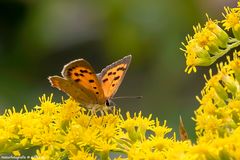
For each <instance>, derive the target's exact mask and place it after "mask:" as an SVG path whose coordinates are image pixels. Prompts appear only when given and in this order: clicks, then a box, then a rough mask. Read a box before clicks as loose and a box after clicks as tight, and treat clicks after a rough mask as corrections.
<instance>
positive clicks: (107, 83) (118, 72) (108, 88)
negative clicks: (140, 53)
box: [98, 55, 132, 99]
mask: <svg viewBox="0 0 240 160" xmlns="http://www.w3.org/2000/svg"><path fill="white" fill-rule="evenodd" d="M131 59H132V56H131V55H128V56H126V57H124V58H122V59H120V60H118V61H116V62H114V63H112V64H111V65H108V66H107V67H106V68H104V69H103V70H102V71H101V73H100V74H98V78H99V80H100V81H101V83H102V89H103V92H104V95H105V97H106V98H107V99H110V98H111V97H113V96H114V95H115V93H116V92H117V90H118V88H119V86H120V84H121V83H122V80H123V78H124V76H125V74H126V72H127V69H128V67H129V65H130V63H131Z"/></svg>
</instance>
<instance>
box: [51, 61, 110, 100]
mask: <svg viewBox="0 0 240 160" xmlns="http://www.w3.org/2000/svg"><path fill="white" fill-rule="evenodd" d="M62 75H63V79H65V80H67V81H70V82H67V83H68V84H66V85H65V86H63V85H61V82H60V83H56V82H55V85H53V86H54V87H56V88H60V89H61V90H63V91H64V92H66V93H68V94H69V95H70V96H72V97H73V98H74V99H76V100H78V99H81V98H75V97H76V95H79V96H83V97H84V96H87V97H88V98H83V99H84V100H85V101H87V103H88V102H89V103H93V104H105V102H106V97H105V96H104V92H103V89H102V86H101V83H100V82H99V80H98V78H97V75H96V74H95V72H94V70H93V68H92V66H91V65H90V64H89V63H88V62H87V61H86V60H84V59H78V60H74V61H71V62H70V63H68V64H66V65H65V66H64V68H63V70H62ZM57 80H58V81H62V80H59V79H57ZM50 82H51V79H50ZM63 82H66V81H63ZM51 83H52V84H54V83H53V82H51ZM57 84H58V85H57ZM67 86H68V87H67ZM69 86H71V89H69ZM63 87H64V88H63ZM67 88H68V89H67ZM74 88H78V89H74ZM72 90H75V91H72ZM76 90H81V93H80V94H79V93H75V92H77V91H76ZM84 94H85V95H84ZM80 102H81V101H80Z"/></svg>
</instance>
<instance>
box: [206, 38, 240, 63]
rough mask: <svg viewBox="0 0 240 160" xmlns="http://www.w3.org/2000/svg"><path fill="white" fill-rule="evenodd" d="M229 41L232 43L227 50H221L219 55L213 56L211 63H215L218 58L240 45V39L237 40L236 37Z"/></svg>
mask: <svg viewBox="0 0 240 160" xmlns="http://www.w3.org/2000/svg"><path fill="white" fill-rule="evenodd" d="M228 42H229V43H231V44H230V45H228V47H227V48H226V49H225V50H222V51H221V52H219V53H218V54H217V55H215V56H213V57H212V58H211V59H212V62H211V63H210V65H211V64H213V63H214V62H215V61H216V60H217V59H218V58H220V57H222V56H224V55H225V54H226V53H228V52H229V51H230V50H231V49H233V48H236V47H238V46H239V45H240V41H239V40H237V39H236V38H231V39H229V41H228Z"/></svg>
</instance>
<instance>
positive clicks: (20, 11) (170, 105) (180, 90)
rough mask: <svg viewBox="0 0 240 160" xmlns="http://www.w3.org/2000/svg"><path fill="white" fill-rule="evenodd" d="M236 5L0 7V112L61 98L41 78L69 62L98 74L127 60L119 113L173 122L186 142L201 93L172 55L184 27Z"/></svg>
mask: <svg viewBox="0 0 240 160" xmlns="http://www.w3.org/2000/svg"><path fill="white" fill-rule="evenodd" d="M236 4H237V0H235V1H226V0H212V1H208V0H195V1H192V0H171V1H163V0H162V1H159V0H143V1H138V0H132V1H121V0H113V1H97V0H90V1H80V0H69V1H63V0H50V1H49V0H41V1H30V0H10V1H1V2H0V72H1V78H0V107H1V108H0V112H1V113H3V112H4V109H5V108H9V107H12V106H15V107H16V108H21V107H22V106H23V105H24V104H25V105H27V107H28V108H31V107H34V106H35V105H36V104H39V100H38V97H40V96H42V95H43V94H44V93H45V94H47V95H50V93H54V100H55V101H58V102H60V101H61V96H64V97H67V96H66V95H65V94H64V93H62V92H60V91H58V90H57V89H55V88H51V86H50V84H49V82H48V80H47V77H48V76H50V75H60V72H61V70H62V67H63V65H65V64H66V63H68V62H69V61H71V60H74V59H77V58H84V59H86V60H88V61H89V62H90V63H91V64H92V66H93V67H94V68H95V70H96V72H100V71H101V69H102V68H103V67H105V66H106V65H109V64H110V63H112V62H114V61H116V60H118V59H120V58H122V57H123V56H125V55H128V54H132V56H133V59H132V63H131V66H130V68H129V70H128V73H127V75H126V77H125V79H124V81H123V84H122V85H121V87H120V89H119V91H118V93H117V94H116V96H130V95H141V96H143V99H141V100H138V99H124V100H123V99H122V100H116V101H115V102H116V103H117V105H118V106H120V107H121V109H122V112H123V113H124V112H126V111H128V110H130V111H132V112H139V111H140V110H141V111H142V112H143V115H146V116H147V115H148V114H150V113H152V114H153V117H159V119H160V120H161V122H163V120H167V122H168V123H167V124H168V126H169V127H172V128H174V131H177V128H178V122H179V115H181V116H182V117H183V120H184V122H185V125H186V128H187V130H188V131H189V133H190V136H191V137H192V138H194V132H193V131H194V122H193V120H191V117H192V116H193V115H194V114H193V113H194V110H195V109H196V108H197V106H198V103H197V101H196V99H195V96H196V95H200V90H201V88H202V87H203V85H204V81H203V77H202V75H201V74H202V73H207V70H206V69H200V72H198V73H197V74H191V75H187V74H186V73H184V69H185V59H184V56H183V54H182V52H181V51H180V50H179V48H180V47H182V45H181V42H182V41H185V36H186V35H187V34H191V35H192V34H193V31H192V26H193V25H196V24H197V23H198V22H199V23H201V24H203V23H204V21H205V20H206V16H205V13H208V14H209V16H210V17H211V18H212V19H222V12H223V7H224V6H236Z"/></svg>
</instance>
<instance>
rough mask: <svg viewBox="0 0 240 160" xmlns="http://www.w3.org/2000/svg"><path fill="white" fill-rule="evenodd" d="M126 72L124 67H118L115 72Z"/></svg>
mask: <svg viewBox="0 0 240 160" xmlns="http://www.w3.org/2000/svg"><path fill="white" fill-rule="evenodd" d="M125 70H126V68H124V67H118V68H117V71H125Z"/></svg>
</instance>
